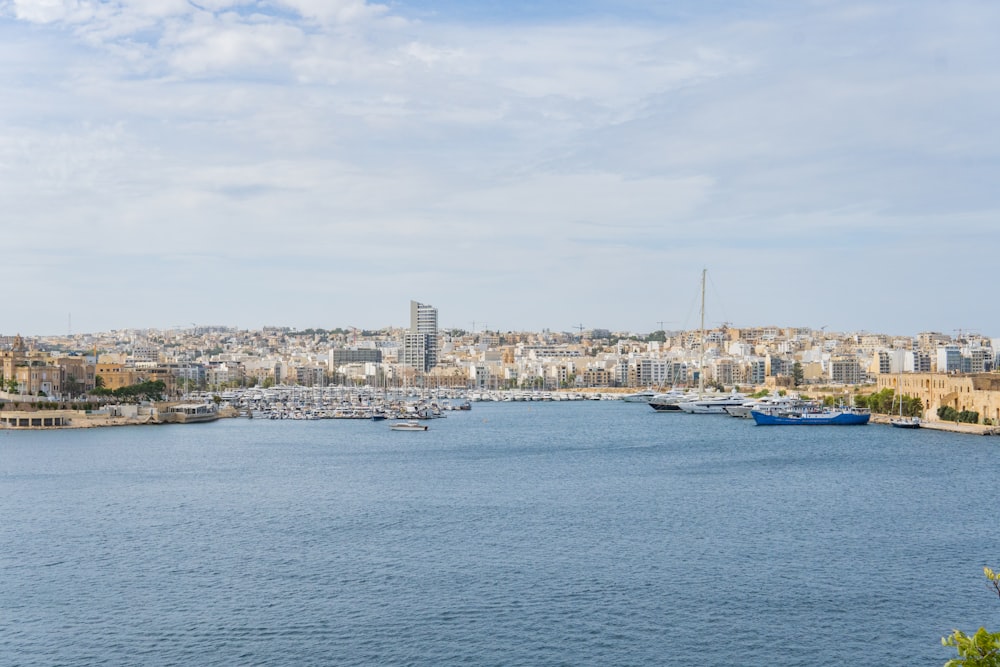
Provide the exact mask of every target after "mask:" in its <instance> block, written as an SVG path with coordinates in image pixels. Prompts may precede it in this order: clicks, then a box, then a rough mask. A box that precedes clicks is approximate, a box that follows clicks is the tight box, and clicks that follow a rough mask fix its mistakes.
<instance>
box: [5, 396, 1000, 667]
mask: <svg viewBox="0 0 1000 667" xmlns="http://www.w3.org/2000/svg"><path fill="white" fill-rule="evenodd" d="M998 464H1000V439H993V438H982V437H972V436H960V435H951V434H943V433H935V432H931V431H917V432H910V431H902V430H896V429H890V428H886V427H881V426H875V425H870V426H866V427H814V428H806V429H801V428H795V427H784V428H782V427H771V428H768V427H755V426H753V424H752V423H748V422H746V421H743V420H736V419H731V418H727V417H711V416H688V415H669V414H655V413H653V411H652V410H650V409H649V408H648V407H646V406H643V405H636V404H623V403H612V402H593V401H591V402H582V403H549V404H524V403H518V404H476V405H475V407H474V408H473V410H472V411H471V412H468V413H450V415H449V417H448V418H447V419H441V420H437V421H434V422H431V430H430V431H427V432H425V433H399V432H391V431H389V428H388V426H387V425H386V424H385V423H384V422H383V423H381V424H378V423H371V422H361V421H357V422H355V421H314V422H291V421H282V422H278V421H263V420H223V421H219V422H216V423H213V424H201V425H181V426H162V427H123V428H111V429H91V430H79V431H51V432H10V431H7V432H0V512H2V521H0V663H2V664H10V665H46V666H48V665H455V664H467V665H859V664H861V665H940V664H942V663H943V662H944V661H945V660H946V659H947V658H948V657H950V656H951V653H950V652H949V651H948V650H946V649H944V648H943V647H941V646H940V638H941V637H942V636H943V635H945V634H947V633H949V632H950V630H951V629H952V628H954V627H959V628H963V629H966V630H974V629H975V628H977V627H979V625H987V626H988V627H990V628H991V629H993V630H1000V601H998V600H997V599H996V595H995V594H993V593H991V591H990V590H989V589H988V588H987V587H986V585H985V579H984V578H983V576H982V567H983V566H984V565H991V566H993V567H998V566H1000V530H998V526H997V520H996V517H997V509H998V508H1000V485H998V484H997V469H998Z"/></svg>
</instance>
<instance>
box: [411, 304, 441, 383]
mask: <svg viewBox="0 0 1000 667" xmlns="http://www.w3.org/2000/svg"><path fill="white" fill-rule="evenodd" d="M437 335H438V311H437V308H434V307H433V306H428V305H427V304H425V303H418V302H416V301H411V302H410V331H409V333H407V334H406V335H405V336H404V337H403V363H404V364H408V365H410V366H413V367H414V368H417V369H419V370H422V371H425V372H426V371H429V370H430V369H432V368H434V367H435V366H436V365H437V361H438V358H437Z"/></svg>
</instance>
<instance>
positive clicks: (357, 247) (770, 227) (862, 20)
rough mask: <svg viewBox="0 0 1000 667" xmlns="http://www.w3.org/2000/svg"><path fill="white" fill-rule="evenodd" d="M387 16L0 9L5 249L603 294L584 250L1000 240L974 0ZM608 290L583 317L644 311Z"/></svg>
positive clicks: (649, 267)
mask: <svg viewBox="0 0 1000 667" xmlns="http://www.w3.org/2000/svg"><path fill="white" fill-rule="evenodd" d="M873 7H874V8H876V9H877V10H878V11H875V12H872V11H869V10H870V9H872V8H873ZM609 8H610V9H609V11H610V12H611V13H612V14H613V13H614V7H613V6H612V5H609ZM401 9H405V5H391V4H385V5H383V4H374V3H364V2H360V1H357V0H343V1H341V2H331V1H328V2H320V1H319V0H316V1H315V2H309V1H305V0H303V1H301V2H284V3H281V4H273V3H262V2H250V1H244V2H238V1H229V0H209V1H207V2H199V3H195V4H192V3H188V2H186V1H181V0H176V1H175V0H146V1H144V2H136V1H128V2H125V1H121V2H82V1H81V2H68V1H67V2H51V1H48V2H26V1H24V0H16V1H14V2H7V3H6V4H0V14H2V15H4V16H7V17H10V20H7V21H5V22H0V65H3V66H4V67H0V95H2V96H3V99H5V100H9V101H10V104H9V105H8V106H7V107H6V108H5V113H4V118H3V119H0V207H2V210H4V211H5V214H6V215H7V216H8V217H7V219H8V220H16V221H19V222H18V226H17V229H16V231H13V232H11V231H9V230H8V229H7V228H4V230H3V231H4V242H5V247H6V248H7V249H8V250H9V251H10V252H13V253H15V254H19V256H22V257H32V256H38V257H40V258H42V259H40V260H39V262H38V265H44V266H45V267H46V269H45V272H44V274H45V275H46V276H47V279H48V280H53V281H58V280H59V278H58V276H59V269H58V266H59V261H55V260H52V259H51V257H52V256H53V255H51V254H46V253H56V252H57V251H58V252H63V253H71V252H73V251H74V250H75V251H76V252H77V253H79V254H80V255H81V256H82V257H87V256H92V257H101V261H100V262H94V264H95V265H98V266H103V265H105V264H106V263H107V257H108V256H109V255H111V256H120V257H123V258H135V257H140V256H141V257H146V258H147V259H146V262H147V264H148V265H149V266H151V267H155V266H162V267H164V268H163V270H164V271H167V270H170V271H173V270H174V268H176V267H177V266H178V264H179V263H183V264H184V266H185V275H189V276H190V277H191V279H192V280H194V279H197V278H199V277H200V278H203V279H208V278H210V277H211V276H214V275H216V274H215V273H214V271H215V269H214V268H213V267H217V266H223V265H224V266H226V270H227V271H229V272H230V273H233V272H239V271H241V270H247V271H248V274H247V275H246V276H245V279H246V280H248V281H251V282H252V283H253V284H254V285H255V286H256V288H257V289H260V290H264V291H266V290H267V283H264V282H261V283H257V282H255V281H256V280H258V279H257V277H256V276H255V275H254V274H253V273H252V271H250V270H249V269H244V268H242V267H246V266H261V265H270V266H273V267H274V269H273V270H274V271H275V272H277V273H279V274H280V273H281V272H285V271H288V272H291V271H292V270H293V267H296V268H295V272H296V275H298V274H299V273H301V272H302V271H307V270H316V271H317V272H319V273H318V274H317V275H319V276H321V279H322V280H324V281H338V280H348V279H353V277H354V276H357V275H364V276H366V278H365V279H366V280H371V281H381V280H382V278H381V277H380V276H381V274H380V273H379V272H378V271H382V272H386V271H390V272H391V273H392V274H394V276H395V277H394V280H396V281H397V284H398V281H399V277H398V275H397V274H398V273H399V272H400V271H405V272H408V273H407V274H406V275H407V277H408V278H407V279H408V280H409V281H410V282H408V283H407V284H406V288H409V287H410V286H411V285H412V286H414V287H416V286H419V284H420V282H421V281H427V283H428V285H429V286H433V287H434V288H435V289H438V288H440V289H442V290H447V289H449V287H448V286H450V285H456V284H464V283H468V282H474V283H475V284H476V285H477V286H478V289H480V290H487V289H497V290H498V292H497V294H498V295H499V294H501V293H504V294H505V293H507V292H504V291H503V290H507V291H509V292H510V293H513V294H518V293H524V294H530V291H531V288H530V286H531V285H537V284H539V283H544V282H545V281H546V280H547V279H548V278H549V277H550V276H551V275H553V273H558V274H559V275H560V276H563V277H565V278H567V279H569V280H570V281H571V282H572V281H575V283H576V284H581V285H590V286H592V287H593V289H595V290H596V289H598V288H597V287H596V286H594V285H595V283H596V282H597V281H598V276H597V274H595V273H594V271H593V267H594V266H600V267H614V268H615V270H627V271H629V272H630V273H631V274H635V275H636V276H637V277H638V278H639V279H641V280H647V281H649V280H657V279H662V275H661V274H662V272H663V271H664V270H665V269H664V265H665V264H669V266H670V269H669V271H670V272H671V274H670V277H671V279H682V278H683V277H684V275H686V274H687V273H692V274H694V273H696V272H697V269H698V268H699V267H700V266H702V265H704V264H706V263H708V264H711V263H712V262H713V261H719V262H725V263H726V264H727V265H731V266H732V268H731V269H730V268H727V269H726V270H732V271H733V274H734V275H733V277H732V280H733V281H737V280H739V278H738V277H737V274H740V273H741V272H742V274H743V275H746V274H748V273H753V272H755V271H758V270H759V269H760V267H765V268H768V269H770V268H771V267H774V266H781V265H782V264H785V265H792V266H797V267H809V266H818V265H820V264H821V263H822V262H827V261H829V260H830V255H831V251H830V250H829V248H830V247H837V248H838V251H839V252H842V253H845V254H847V255H849V258H846V257H845V258H844V259H843V260H842V261H843V263H844V265H845V266H846V265H849V266H851V267H852V270H854V267H857V269H856V270H857V271H859V272H860V271H863V270H864V266H865V265H867V264H872V263H877V262H880V261H883V259H882V258H883V257H884V256H888V255H889V254H890V253H893V252H895V250H896V249H897V248H899V247H906V248H907V252H909V253H914V254H916V253H918V252H919V244H918V243H915V242H914V241H913V240H912V239H929V241H928V243H930V244H931V245H932V247H934V248H944V247H945V245H946V244H945V243H944V242H942V241H939V240H936V238H937V237H938V236H940V235H941V230H942V229H944V228H945V225H947V224H950V223H952V222H954V221H956V220H958V221H961V224H962V225H963V226H964V228H965V229H967V230H968V231H969V232H970V233H972V234H975V235H976V236H977V238H978V239H981V240H983V244H982V245H984V246H985V245H988V243H987V242H990V241H993V240H996V232H995V231H994V230H993V227H992V226H991V225H992V222H991V221H992V220H994V219H995V215H994V212H995V211H994V209H995V208H996V207H995V203H994V195H993V186H992V184H993V183H995V181H996V177H997V174H996V167H995V165H996V163H997V159H996V158H997V151H998V149H1000V146H998V145H997V138H996V134H995V133H994V132H993V131H992V125H993V123H994V119H993V114H992V113H991V111H992V109H993V108H995V107H996V100H997V97H998V94H1000V90H998V86H1000V79H998V77H997V76H996V74H995V72H996V71H997V68H996V66H997V65H998V64H1000V63H998V62H997V59H998V56H997V55H996V53H995V50H994V49H992V41H993V37H992V34H991V33H990V29H989V26H990V25H992V23H993V21H994V19H995V18H997V17H998V11H1000V10H997V9H993V8H992V6H991V5H986V4H982V3H976V2H972V1H971V0H969V1H962V2H957V3H951V4H950V5H948V6H939V5H936V4H933V3H929V2H917V3H907V4H905V5H904V4H901V3H883V4H880V5H878V6H877V7H876V6H874V5H870V4H868V3H849V4H846V5H845V4H844V3H811V4H807V5H803V6H801V7H800V6H795V7H788V8H786V9H783V10H781V11H780V12H773V13H770V14H769V13H768V12H767V11H765V10H761V12H760V13H759V15H758V16H757V17H755V19H754V20H753V21H747V20H745V19H734V18H732V17H730V16H727V15H712V14H709V13H699V14H697V15H696V16H695V18H693V19H690V20H688V21H687V22H684V23H678V22H673V23H671V22H664V21H662V20H650V21H646V22H639V21H631V20H628V19H626V18H624V17H622V18H618V19H615V18H612V19H602V20H601V21H600V22H597V21H591V20H588V19H576V20H572V21H571V20H565V21H555V20H550V21H547V22H539V23H535V24H517V25H510V24H503V25H501V24H495V23H483V22H480V23H478V24H462V23H459V22H455V21H450V22H445V21H438V20H426V19H425V20H423V21H416V20H409V19H406V18H404V17H402V16H401V14H400V13H399V12H400V11H401ZM26 23H32V24H34V25H33V28H32V30H30V31H28V30H24V29H23V26H24V25H25V24H26ZM19 26H20V27H21V29H19ZM5 38H6V39H5ZM39 226H44V227H45V228H46V229H48V230H51V231H52V232H53V233H52V235H51V236H48V237H47V238H53V239H57V240H55V241H47V242H45V243H42V242H40V241H39V240H38V238H37V234H35V233H34V232H33V231H32V230H35V229H37V228H39ZM81 228H86V229H87V230H88V234H83V235H81V234H78V233H77V230H79V229H81ZM904 235H905V236H906V238H907V239H908V240H907V241H906V243H901V242H900V241H899V238H900V237H901V236H904ZM137 239H139V240H140V241H138V242H137ZM833 239H836V240H833ZM843 239H847V241H844V240H843ZM845 244H846V245H845ZM851 244H853V246H852V245H851ZM824 248H826V249H824ZM852 248H853V249H852ZM859 248H860V249H859ZM955 252H958V251H957V250H956V251H955ZM161 256H162V257H161ZM414 256H420V257H422V258H423V259H424V260H426V262H427V266H428V267H433V270H429V269H426V268H421V267H419V266H415V265H414V264H415V263H414V262H413V261H412V258H413V257H414ZM920 256H921V257H922V258H923V257H927V256H928V255H926V251H925V254H921V255H920ZM192 258H194V259H192ZM809 258H812V259H811V261H810V259H809ZM365 260H368V264H366V262H365ZM928 261H929V260H928ZM385 263H388V264H390V265H391V269H387V268H386V267H385V266H381V267H379V268H378V270H374V269H373V272H372V273H368V269H367V268H366V267H367V266H369V265H370V266H376V267H378V265H379V264H385ZM303 267H308V269H306V268H303ZM340 267H349V269H346V268H345V269H344V271H343V272H341V269H340ZM973 268H974V267H973ZM897 271H900V272H902V271H905V269H897ZM720 273H721V272H720ZM469 274H472V275H476V276H478V277H476V278H475V279H472V278H470V277H469ZM33 275H34V274H33ZM66 275H67V276H68V275H69V274H66ZM722 277H723V276H722V275H720V278H722ZM975 278H976V277H975V276H972V277H971V279H975ZM62 280H63V281H64V282H67V283H68V284H71V283H72V280H71V279H69V278H68V277H65V276H64V277H63V278H62ZM816 280H821V279H820V278H816ZM800 282H802V283H803V285H801V286H800V285H795V286H793V287H794V288H795V289H799V288H804V287H805V286H807V283H808V282H809V280H804V281H800ZM823 284H826V283H825V282H824V283H823ZM501 286H502V287H501ZM741 288H742V285H741ZM385 289H392V287H391V284H386V286H385ZM601 289H603V288H601ZM928 289H929V288H928ZM592 293H593V292H592ZM597 293H603V292H600V290H598V292H597ZM485 294H486V292H479V293H478V294H477V295H476V296H469V298H470V299H475V298H479V297H480V296H483V295H485ZM18 298H20V297H18ZM24 298H25V299H26V300H27V299H28V298H30V296H29V295H28V294H27V293H26V294H25V296H24ZM407 298H408V297H407ZM422 298H426V299H428V300H430V297H422ZM449 298H451V297H449ZM454 298H455V299H456V300H457V301H460V300H461V298H460V297H459V296H457V295H456V296H455V297H454ZM496 298H497V299H498V300H500V301H502V299H501V298H500V297H499V296H497V297H496ZM620 300H621V301H622V303H621V304H619V303H617V301H616V302H615V303H613V304H600V305H599V306H598V307H599V308H600V307H606V308H608V310H609V313H610V312H612V311H613V312H614V314H615V317H619V316H620V317H622V318H626V317H628V312H629V310H631V311H638V310H641V309H643V308H646V307H647V305H646V304H645V303H644V302H637V301H630V300H629V299H628V298H621V299H620ZM306 301H307V298H306V300H304V301H303V304H305V303H306ZM292 307H293V306H292V304H291V302H290V303H289V308H292ZM306 307H307V306H305V305H303V306H302V308H303V310H304V309H306ZM359 307H362V306H359ZM498 307H501V306H498ZM574 307H577V308H582V307H583V306H582V305H577V306H574ZM521 310H522V312H528V311H529V310H531V309H530V308H528V307H524V308H522V309H521ZM543 311H544V308H539V309H538V315H537V316H538V317H541V316H542V315H544V312H543ZM484 315H485V314H484ZM664 316H665V315H663V314H661V315H659V316H658V317H654V318H652V320H651V321H655V320H657V319H662V318H663V317H664ZM877 316H879V313H872V317H877ZM748 317H749V316H748ZM844 317H845V319H846V318H848V317H849V315H845V316H844ZM175 319H176V318H175ZM181 319H182V320H183V319H185V318H181ZM356 319H357V318H356ZM646 319H649V318H646ZM766 319H768V320H771V321H772V322H774V323H781V322H780V321H779V320H780V319H781V318H778V317H776V316H773V317H767V318H766ZM139 324H141V323H139ZM361 324H363V322H361ZM546 324H547V323H545V322H538V324H537V325H538V326H539V327H540V326H545V325H546ZM594 324H595V325H596V324H598V323H596V322H595V323H594ZM607 324H608V325H610V326H616V324H615V323H613V322H608V323H607ZM997 325H998V326H1000V322H998V323H997ZM621 326H628V323H626V322H622V324H621ZM865 328H868V329H874V328H876V324H875V323H868V324H866V326H865ZM984 328H985V327H984Z"/></svg>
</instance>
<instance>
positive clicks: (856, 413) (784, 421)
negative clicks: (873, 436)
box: [750, 408, 872, 426]
mask: <svg viewBox="0 0 1000 667" xmlns="http://www.w3.org/2000/svg"><path fill="white" fill-rule="evenodd" d="M750 415H751V416H752V417H753V420H754V421H755V422H757V425H758V426H793V425H794V426H861V425H863V424H867V423H868V420H869V419H871V416H872V415H871V412H869V411H868V410H867V409H863V408H836V409H834V408H823V409H821V410H803V411H801V412H775V413H773V414H769V413H767V412H760V411H758V410H752V411H751V412H750Z"/></svg>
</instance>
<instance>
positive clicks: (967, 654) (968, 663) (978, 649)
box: [941, 567, 1000, 667]
mask: <svg viewBox="0 0 1000 667" xmlns="http://www.w3.org/2000/svg"><path fill="white" fill-rule="evenodd" d="M983 574H985V575H986V578H987V579H989V580H990V583H991V584H992V585H993V589H994V590H996V592H997V595H1000V573H996V572H994V571H993V570H991V569H990V568H988V567H984V568H983ZM941 643H942V644H943V645H944V646H951V647H953V648H954V649H955V651H957V652H958V657H957V658H952V659H951V660H949V661H948V662H946V663H944V667H1000V632H988V631H987V630H986V628H979V629H978V630H976V632H975V633H973V634H972V635H967V634H965V633H964V632H962V631H961V630H954V631H953V632H952V633H951V634H950V635H948V636H947V637H942V638H941Z"/></svg>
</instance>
